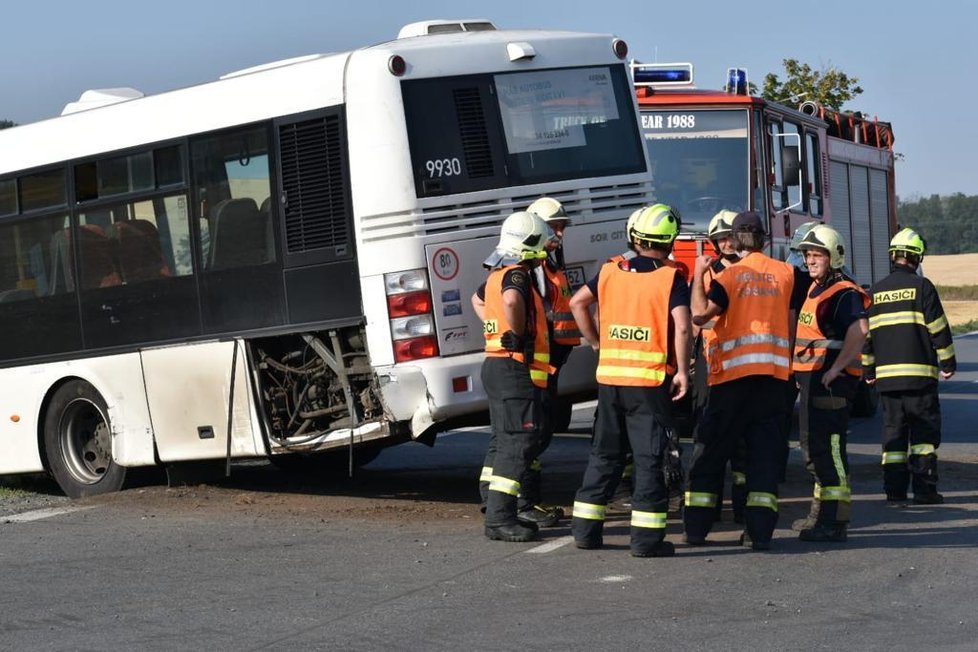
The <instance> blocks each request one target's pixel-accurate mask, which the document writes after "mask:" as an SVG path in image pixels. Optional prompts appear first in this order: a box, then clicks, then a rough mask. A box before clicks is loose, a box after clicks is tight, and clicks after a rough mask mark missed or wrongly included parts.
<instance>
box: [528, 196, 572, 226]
mask: <svg viewBox="0 0 978 652" xmlns="http://www.w3.org/2000/svg"><path fill="white" fill-rule="evenodd" d="M526 212H527V213H536V214H537V215H539V216H540V217H542V218H543V221H544V222H555V221H558V220H559V221H562V222H566V223H567V224H568V225H570V218H569V217H567V211H565V210H564V205H563V204H561V203H560V202H559V201H557V200H556V199H554V198H553V197H541V198H540V199H538V200H536V201H535V202H533V203H532V204H530V205H529V206H528V207H527V209H526Z"/></svg>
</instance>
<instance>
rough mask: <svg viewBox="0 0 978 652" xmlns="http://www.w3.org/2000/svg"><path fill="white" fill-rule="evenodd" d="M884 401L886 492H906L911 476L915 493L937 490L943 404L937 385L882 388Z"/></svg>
mask: <svg viewBox="0 0 978 652" xmlns="http://www.w3.org/2000/svg"><path fill="white" fill-rule="evenodd" d="M880 405H882V407H883V489H884V490H885V491H886V494H887V495H888V496H896V497H900V496H905V495H906V494H907V485H908V484H910V479H911V477H912V478H913V492H914V493H915V494H917V495H926V494H932V493H935V492H936V491H937V453H936V451H937V448H938V447H939V446H940V445H941V404H940V401H939V400H938V398H937V388H936V387H933V388H928V389H923V390H912V391H902V392H880ZM908 446H909V449H910V454H909V456H908V455H907V448H908ZM908 461H909V463H910V464H909V468H908V465H907V462H908Z"/></svg>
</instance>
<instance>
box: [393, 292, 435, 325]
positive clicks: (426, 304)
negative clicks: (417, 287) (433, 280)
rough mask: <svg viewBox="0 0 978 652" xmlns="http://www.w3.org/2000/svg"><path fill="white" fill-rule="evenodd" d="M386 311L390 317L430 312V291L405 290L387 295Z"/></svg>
mask: <svg viewBox="0 0 978 652" xmlns="http://www.w3.org/2000/svg"><path fill="white" fill-rule="evenodd" d="M387 312H388V314H389V315H390V317H391V319H393V318H395V317H409V316H411V315H423V314H425V313H430V312H431V293H430V292H428V291H427V290H422V291H421V292H406V293H404V294H395V295H392V296H389V297H387Z"/></svg>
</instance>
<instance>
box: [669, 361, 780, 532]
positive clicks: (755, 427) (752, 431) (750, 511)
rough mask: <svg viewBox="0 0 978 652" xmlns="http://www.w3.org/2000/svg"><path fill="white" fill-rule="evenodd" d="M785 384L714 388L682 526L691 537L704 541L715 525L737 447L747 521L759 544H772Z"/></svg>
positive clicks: (742, 382) (744, 382)
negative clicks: (741, 454)
mask: <svg viewBox="0 0 978 652" xmlns="http://www.w3.org/2000/svg"><path fill="white" fill-rule="evenodd" d="M784 394H785V388H784V381H782V380H778V379H776V378H773V377H771V376H747V377H745V378H738V379H737V380H732V381H730V382H726V383H721V384H719V385H713V386H711V387H710V398H709V401H708V402H707V405H706V410H705V411H704V413H703V418H702V420H701V422H700V424H699V435H698V439H699V441H697V442H696V444H695V446H694V447H693V460H692V464H691V465H690V469H689V483H688V485H687V486H688V490H687V492H686V505H685V507H684V509H683V523H684V526H685V529H686V533H687V534H688V535H690V536H696V537H705V536H706V535H707V534H709V532H710V529H711V527H712V526H713V520H714V509H715V505H716V501H717V496H718V495H719V494H720V492H721V491H722V488H723V478H724V471H725V467H726V464H727V461H728V460H729V459H730V458H731V457H732V456H733V455H734V452H735V451H736V447H737V443H738V441H740V440H743V442H744V444H745V446H746V459H747V463H746V469H745V471H746V475H747V478H746V479H747V487H746V489H747V507H746V509H745V510H744V520H745V522H746V526H747V532H748V533H749V534H750V537H751V539H752V540H753V541H755V542H760V543H766V542H768V541H770V540H771V536H772V535H773V534H774V528H775V526H776V525H777V521H778V480H779V477H780V470H781V466H782V463H783V462H782V459H783V453H782V441H783V432H784V430H783V426H782V424H783V421H784V408H783V405H784V401H783V400H782V397H783V396H784Z"/></svg>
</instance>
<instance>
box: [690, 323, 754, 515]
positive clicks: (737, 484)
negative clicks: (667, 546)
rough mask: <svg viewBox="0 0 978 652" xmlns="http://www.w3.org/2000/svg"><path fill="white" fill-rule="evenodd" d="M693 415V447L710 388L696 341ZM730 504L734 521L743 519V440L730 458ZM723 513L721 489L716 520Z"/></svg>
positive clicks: (745, 459)
mask: <svg viewBox="0 0 978 652" xmlns="http://www.w3.org/2000/svg"><path fill="white" fill-rule="evenodd" d="M693 369H694V373H693V401H692V403H693V414H694V415H695V419H696V427H695V428H694V429H693V445H694V446H695V445H696V444H697V443H698V442H699V441H700V438H699V424H700V421H702V419H703V414H704V412H705V411H706V405H707V403H708V402H709V397H710V386H709V385H708V384H707V374H708V373H709V368H708V366H707V364H706V356H705V355H704V354H703V345H702V342H701V341H700V340H699V339H697V340H696V356H695V358H694V359H693ZM730 475H731V482H730V504H731V507H732V508H733V512H734V520H738V521H739V520H740V519H741V518H742V517H743V511H744V506H745V504H746V503H747V446H746V445H745V444H744V442H743V440H741V441H739V442H737V445H736V447H735V448H734V452H733V454H732V455H731V456H730ZM722 512H723V487H722V485H721V487H720V493H718V494H717V503H716V516H715V518H716V520H718V521H719V520H720V515H721V513H722Z"/></svg>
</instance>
